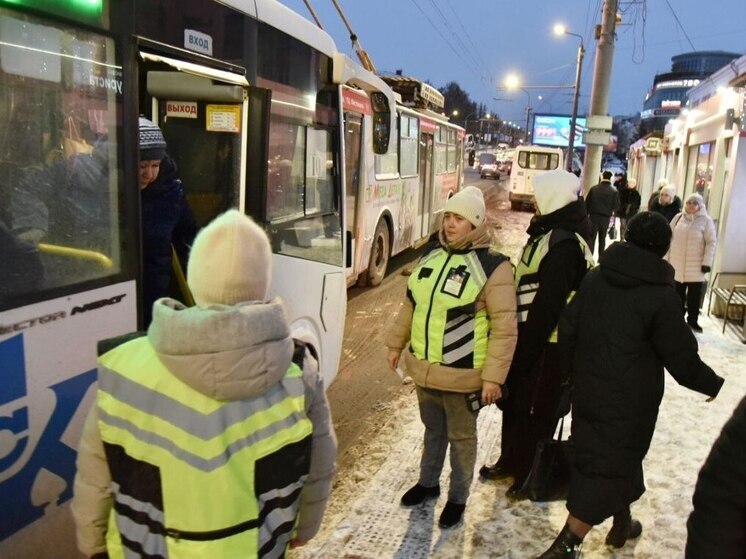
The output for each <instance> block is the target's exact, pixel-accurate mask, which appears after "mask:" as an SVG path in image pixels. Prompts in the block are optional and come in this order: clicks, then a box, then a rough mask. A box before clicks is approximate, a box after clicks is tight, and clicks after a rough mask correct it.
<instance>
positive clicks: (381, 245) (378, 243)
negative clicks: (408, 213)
mask: <svg viewBox="0 0 746 559" xmlns="http://www.w3.org/2000/svg"><path fill="white" fill-rule="evenodd" d="M390 256H391V247H390V246H389V228H388V226H387V225H386V221H385V220H383V219H382V220H380V221H379V222H378V225H376V233H375V235H373V244H372V245H371V247H370V260H368V270H367V271H366V272H365V273H364V275H365V277H366V279H367V282H366V283H367V284H368V285H369V286H371V287H375V286H376V285H380V283H381V282H382V281H383V276H385V275H386V268H387V267H388V265H389V257H390Z"/></svg>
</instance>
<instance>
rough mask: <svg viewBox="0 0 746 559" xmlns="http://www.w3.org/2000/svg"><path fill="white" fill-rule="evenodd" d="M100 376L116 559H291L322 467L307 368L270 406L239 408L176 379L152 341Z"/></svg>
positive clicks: (114, 356) (294, 370)
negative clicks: (315, 453) (315, 456)
mask: <svg viewBox="0 0 746 559" xmlns="http://www.w3.org/2000/svg"><path fill="white" fill-rule="evenodd" d="M99 371H100V372H99V389H98V408H99V409H98V411H99V417H100V419H99V429H100V432H101V439H102V441H103V443H104V449H105V452H106V459H107V463H108V465H109V470H110V472H111V478H112V492H113V496H114V506H113V509H112V512H111V515H110V518H109V526H108V530H107V549H108V553H109V557H111V558H112V559H117V558H124V557H131V556H133V555H134V556H146V557H169V558H187V559H205V558H207V557H220V558H221V559H227V558H234V557H235V558H238V557H241V558H246V557H279V556H282V555H283V553H284V552H285V548H286V547H287V544H288V543H289V541H290V538H291V537H292V535H293V532H294V527H295V522H296V518H297V513H298V508H299V500H300V492H301V489H302V487H303V482H304V480H305V478H306V476H307V475H308V471H309V467H310V455H311V454H310V451H311V434H312V426H311V422H310V420H309V419H308V418H307V417H306V414H305V411H304V384H303V378H302V371H301V369H300V368H299V367H298V365H296V364H295V363H293V364H292V365H291V366H290V367H289V369H288V371H287V373H286V374H285V377H284V378H283V380H282V381H281V382H279V383H277V384H276V385H275V386H273V387H271V388H269V390H268V391H267V392H265V393H264V394H262V395H261V396H258V397H254V398H248V399H243V400H235V401H218V400H215V399H213V398H210V397H208V396H206V395H204V394H202V393H201V392H199V391H197V390H195V389H193V388H191V387H190V386H188V385H187V384H185V383H184V382H182V381H181V380H180V379H178V378H177V377H175V376H174V375H173V374H172V373H171V372H170V371H169V370H168V369H167V368H166V367H164V366H163V365H162V364H161V362H160V360H159V359H158V356H157V354H156V352H155V350H154V349H153V347H152V345H151V344H150V342H149V341H148V340H147V338H139V339H136V340H133V341H130V342H128V343H126V344H123V345H121V346H119V347H117V348H116V349H113V350H111V351H109V352H108V353H106V354H105V355H103V356H102V357H101V358H100V359H99Z"/></svg>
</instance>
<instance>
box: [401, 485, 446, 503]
mask: <svg viewBox="0 0 746 559" xmlns="http://www.w3.org/2000/svg"><path fill="white" fill-rule="evenodd" d="M438 495H440V485H436V486H435V487H425V486H424V485H420V484H419V483H418V484H416V485H414V486H412V487H410V488H409V490H408V491H407V492H406V493H404V495H402V498H401V504H402V505H403V506H405V507H415V506H417V505H419V504H421V503H424V502H425V501H427V500H428V499H435V498H437V497H438Z"/></svg>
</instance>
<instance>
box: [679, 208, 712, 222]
mask: <svg viewBox="0 0 746 559" xmlns="http://www.w3.org/2000/svg"><path fill="white" fill-rule="evenodd" d="M681 217H683V218H684V219H685V220H687V221H694V220H695V219H697V218H698V217H707V208H705V207H704V206H701V207H700V208H699V209H698V210H697V211H696V212H694V213H693V214H690V213H687V212H686V210H685V211H683V212H681Z"/></svg>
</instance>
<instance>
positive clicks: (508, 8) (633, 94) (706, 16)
mask: <svg viewBox="0 0 746 559" xmlns="http://www.w3.org/2000/svg"><path fill="white" fill-rule="evenodd" d="M281 1H282V3H283V4H285V5H287V6H288V7H290V8H291V9H293V10H295V11H296V12H298V13H300V14H301V15H303V16H305V17H307V18H308V19H311V16H310V14H309V13H308V10H307V9H306V6H305V4H304V2H303V0H281ZM338 1H339V3H340V4H341V6H342V8H343V9H344V10H345V13H346V15H347V18H348V20H349V21H350V23H351V25H352V27H353V29H354V31H355V32H356V33H357V35H358V37H359V40H360V42H361V44H362V46H363V48H364V49H365V50H366V51H367V52H368V54H369V55H370V56H371V58H372V59H373V62H374V64H375V65H376V66H377V68H378V70H379V72H382V73H393V72H394V71H396V70H397V69H401V70H403V73H404V74H405V75H411V76H413V77H417V78H418V79H421V80H423V81H429V82H430V83H432V84H433V85H435V86H436V87H442V86H443V85H445V84H446V83H447V82H449V81H455V82H457V83H458V84H459V85H460V86H461V87H462V88H463V89H464V90H465V91H466V92H467V93H468V94H469V95H470V97H471V98H472V100H474V101H477V102H482V103H484V104H485V105H486V106H487V108H488V110H490V111H496V112H497V113H498V114H499V115H500V117H501V118H503V119H504V120H512V121H515V122H517V123H519V124H523V123H524V122H525V107H526V102H527V96H526V94H525V93H524V92H521V91H518V92H508V91H498V90H497V86H500V85H501V84H502V83H503V81H504V79H505V76H506V75H508V74H509V73H517V74H519V75H520V76H521V77H522V80H523V83H524V84H525V85H528V86H546V85H565V84H572V83H574V80H575V58H576V54H577V50H578V45H579V43H580V40H579V39H578V38H577V37H574V36H564V37H556V36H555V35H554V34H553V33H552V28H553V26H554V24H555V23H557V22H562V23H564V24H565V25H566V26H567V28H568V30H569V31H572V32H574V33H577V34H579V35H582V36H583V37H584V43H585V47H586V56H585V61H584V64H583V78H582V85H581V98H580V107H579V110H578V113H579V114H580V115H585V114H586V113H587V109H588V104H589V100H590V91H591V84H592V81H593V69H594V63H595V51H596V40H595V39H594V36H593V29H594V26H595V25H596V24H600V22H601V7H602V6H603V1H602V0H512V1H503V0H375V1H374V0H338ZM310 3H311V5H312V7H313V8H314V10H315V11H316V14H317V15H318V16H319V19H320V20H321V22H322V24H323V26H324V29H325V30H326V31H327V32H328V33H329V34H330V35H331V36H332V38H333V39H334V41H335V43H336V44H337V48H338V49H339V50H340V51H342V52H345V53H347V54H350V55H351V56H353V57H354V52H353V50H352V48H351V46H350V40H349V34H348V33H347V30H346V29H345V27H344V25H343V23H342V21H341V20H340V18H339V16H338V14H337V12H336V10H335V8H334V6H333V4H332V2H331V0H310ZM619 11H620V12H621V14H622V23H621V25H620V26H618V27H617V41H616V43H615V46H616V49H615V53H614V61H613V70H612V78H611V94H610V97H609V114H612V115H631V114H634V113H637V112H639V111H640V110H641V109H642V103H643V101H644V99H645V95H646V93H647V91H648V90H649V88H650V87H651V85H652V82H653V77H654V76H655V74H656V73H660V72H667V71H670V69H671V57H672V56H675V55H677V54H681V53H685V52H691V51H694V50H723V51H729V52H737V53H746V19H744V17H743V16H744V0H709V1H703V0H647V1H645V0H638V1H634V2H620V3H619ZM677 19H678V21H677ZM444 37H445V38H447V41H446V39H444ZM529 93H530V100H531V106H532V109H533V110H534V111H535V112H555V113H565V114H569V113H570V111H571V109H572V89H555V90H545V91H539V90H530V91H529ZM539 95H541V96H542V97H543V100H539V99H538V96H539ZM495 97H497V98H499V99H509V100H512V101H496V100H494V99H493V98H495Z"/></svg>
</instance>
